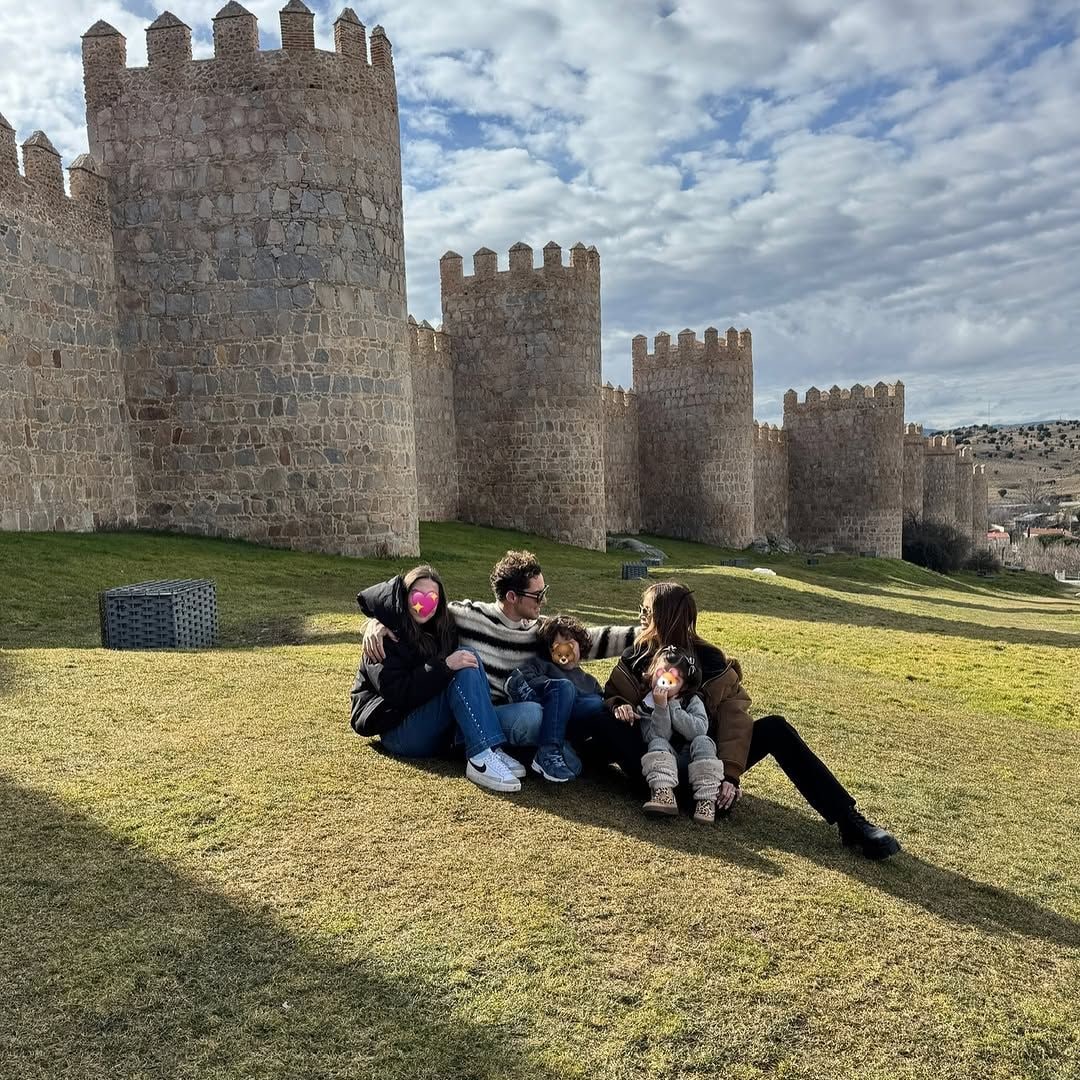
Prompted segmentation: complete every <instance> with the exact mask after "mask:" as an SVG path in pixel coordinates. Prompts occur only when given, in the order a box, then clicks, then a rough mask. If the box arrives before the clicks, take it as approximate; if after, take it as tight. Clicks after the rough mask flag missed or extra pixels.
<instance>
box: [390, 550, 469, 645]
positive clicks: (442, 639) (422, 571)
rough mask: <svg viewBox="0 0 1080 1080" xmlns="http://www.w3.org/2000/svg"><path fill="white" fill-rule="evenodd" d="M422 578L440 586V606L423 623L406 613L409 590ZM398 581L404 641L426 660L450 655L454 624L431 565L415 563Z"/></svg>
mask: <svg viewBox="0 0 1080 1080" xmlns="http://www.w3.org/2000/svg"><path fill="white" fill-rule="evenodd" d="M421 578H430V579H431V580H432V581H434V582H435V584H436V585H437V586H438V587H439V606H438V607H437V608H436V609H435V614H434V615H432V617H431V618H430V619H428V621H427V622H426V623H424V624H423V625H422V626H421V625H420V624H419V623H415V622H413V620H412V618H411V616H410V615H409V612H408V604H409V593H410V592H411V591H412V587H413V586H414V585H415V584H416V583H417V582H418V581H419V580H420V579H421ZM401 584H402V591H403V593H404V603H405V608H406V610H405V622H404V625H403V627H402V632H403V633H404V635H405V640H406V642H407V643H408V644H409V645H410V646H412V648H413V649H415V650H416V651H417V652H418V653H419V654H420V655H421V656H422V657H423V658H424V659H425V660H432V659H434V658H435V657H436V656H449V655H450V654H451V653H452V652H453V651H454V650H455V649H456V648H457V627H456V626H455V625H454V620H453V619H452V618H451V617H450V612H449V610H448V609H447V606H446V589H444V588H443V583H442V578H441V577H439V575H438V573H437V572H436V570H435V568H434V567H433V566H428V565H426V564H424V565H422V566H414V567H413V568H412V569H411V570H410V571H409V572H408V573H407V574H404V575H403V576H402V578H401Z"/></svg>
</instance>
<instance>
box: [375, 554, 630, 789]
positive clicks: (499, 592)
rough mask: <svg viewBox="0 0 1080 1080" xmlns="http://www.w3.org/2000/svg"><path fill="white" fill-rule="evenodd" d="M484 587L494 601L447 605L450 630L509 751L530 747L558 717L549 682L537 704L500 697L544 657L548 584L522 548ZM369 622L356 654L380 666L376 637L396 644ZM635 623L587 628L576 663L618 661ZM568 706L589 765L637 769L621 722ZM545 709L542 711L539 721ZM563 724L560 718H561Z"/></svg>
mask: <svg viewBox="0 0 1080 1080" xmlns="http://www.w3.org/2000/svg"><path fill="white" fill-rule="evenodd" d="M491 589H492V592H493V593H494V594H495V602H494V603H491V602H490V601H478V600H455V601H453V602H452V603H451V604H450V605H449V609H450V616H451V618H452V619H453V620H454V623H455V624H456V626H457V632H458V640H459V642H460V645H461V647H462V648H466V649H473V650H474V651H475V652H476V653H477V655H478V656H479V657H480V660H481V661H482V663H483V666H484V670H485V672H487V677H488V685H489V688H490V690H491V700H492V703H493V704H494V705H495V711H496V713H497V715H498V717H499V722H500V723H501V724H502V727H503V731H504V732H505V734H506V738H507V741H508V742H509V743H510V744H511V745H513V746H536V745H537V744H538V741H539V739H540V736H541V728H542V727H543V726H549V727H551V728H552V729H555V728H556V727H557V725H558V723H559V722H560V718H558V717H556V716H554V715H553V713H554V712H556V711H557V710H559V709H560V708H561V707H563V705H562V703H563V701H565V700H569V699H568V698H564V697H563V696H562V695H561V694H560V693H559V688H558V686H557V683H558V681H559V680H554V679H553V680H551V681H550V683H549V685H548V687H547V688H546V689H545V690H544V691H543V693H542V694H541V695H540V697H539V700H538V701H535V702H534V701H523V702H511V701H509V699H508V697H507V694H506V680H507V679H508V678H509V677H510V675H511V673H512V672H514V671H515V670H516V669H518V668H520V667H522V666H524V665H525V664H527V663H528V662H529V661H531V660H533V659H535V658H536V656H537V655H538V654H539V655H542V656H545V657H546V656H547V647H546V645H545V644H544V642H542V641H541V639H540V637H539V633H538V631H539V628H540V610H541V608H542V607H543V605H544V600H545V598H546V596H547V593H548V589H549V586H548V585H547V584H546V583H545V581H544V574H543V571H542V570H541V569H540V563H539V562H538V561H537V558H536V556H535V555H533V554H532V552H529V551H508V552H507V553H506V554H505V555H504V556H503V557H502V558H501V559H500V560H499V561H498V562H497V563H496V564H495V566H494V567H493V568H492V571H491ZM400 629H401V628H400V627H387V626H383V625H382V624H381V623H379V622H377V621H376V620H374V619H372V620H369V622H368V624H367V626H366V627H365V629H364V654H365V656H366V657H367V658H368V659H369V660H373V661H380V660H381V659H382V656H383V645H382V639H383V637H384V636H386V635H387V634H390V635H391V636H393V637H394V640H395V641H396V640H397V637H396V634H395V631H398V630H400ZM636 631H637V627H636V626H600V627H592V628H590V630H589V637H590V641H591V644H590V647H589V650H588V652H587V654H586V656H585V657H583V659H588V660H598V659H604V658H608V657H616V656H621V655H622V653H623V652H624V651H625V650H626V649H627V648H629V647H630V645H632V644H633V641H634V635H635V633H636ZM570 697H572V699H573V704H572V705H571V707H570V714H569V718H568V729H567V730H568V734H569V737H570V740H571V741H572V742H573V743H574V744H575V745H576V746H577V747H578V749H579V750H581V751H583V752H584V753H585V754H586V755H587V756H588V757H589V759H590V760H592V761H594V762H595V763H598V764H599V763H604V764H607V763H610V762H613V761H615V762H619V763H620V764H622V765H623V767H624V768H626V767H627V766H629V768H631V769H632V770H634V771H636V770H637V769H638V762H639V760H640V758H641V747H640V739H638V738H637V736H636V734H635V732H634V731H633V730H632V729H630V728H628V727H627V725H625V724H621V723H619V722H618V721H617V720H615V718H614V717H613V716H612V715H611V713H610V712H609V711H608V710H607V709H606V708H604V707H603V704H602V703H601V702H598V701H597V700H596V699H595V698H590V697H586V696H584V695H583V696H581V697H577V696H576V695H571V696H570ZM545 711H546V712H547V713H548V716H547V718H546V719H545ZM562 722H563V723H564V724H565V723H567V721H566V720H565V719H563V720H562ZM562 764H563V768H564V769H565V770H566V775H565V776H563V777H562V778H563V779H569V778H570V777H571V776H573V775H576V774H577V772H579V771H580V768H581V763H580V762H579V761H576V760H571V761H568V762H567V761H564V762H563V763H562ZM556 768H557V763H554V762H550V761H549V762H546V763H545V770H549V769H550V770H552V771H548V776H549V777H550V776H553V775H555V773H554V771H553V770H554V769H556Z"/></svg>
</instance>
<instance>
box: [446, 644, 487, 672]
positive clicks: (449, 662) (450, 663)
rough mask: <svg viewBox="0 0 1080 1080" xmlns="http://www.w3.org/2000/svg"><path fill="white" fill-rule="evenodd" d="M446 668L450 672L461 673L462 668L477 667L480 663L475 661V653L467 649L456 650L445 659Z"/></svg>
mask: <svg viewBox="0 0 1080 1080" xmlns="http://www.w3.org/2000/svg"><path fill="white" fill-rule="evenodd" d="M446 666H447V667H448V668H449V669H450V670H451V671H461V669H462V668H474V667H479V666H480V661H479V660H477V659H476V653H474V652H470V651H469V650H468V649H458V651H457V652H452V653H451V654H450V655H449V656H448V657H447V658H446Z"/></svg>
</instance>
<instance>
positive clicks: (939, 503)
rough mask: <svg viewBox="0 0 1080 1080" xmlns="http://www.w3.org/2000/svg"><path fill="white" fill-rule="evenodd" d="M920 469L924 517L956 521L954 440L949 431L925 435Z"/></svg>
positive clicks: (949, 521)
mask: <svg viewBox="0 0 1080 1080" xmlns="http://www.w3.org/2000/svg"><path fill="white" fill-rule="evenodd" d="M925 454H926V458H925V468H924V471H923V520H925V521H937V522H940V523H941V524H943V525H955V524H956V440H955V439H954V438H953V436H952V435H935V436H933V437H932V438H929V439H927V441H926V449H925Z"/></svg>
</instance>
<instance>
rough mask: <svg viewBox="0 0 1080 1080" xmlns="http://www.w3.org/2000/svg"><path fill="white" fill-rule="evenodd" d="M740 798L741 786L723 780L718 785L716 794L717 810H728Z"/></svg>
mask: <svg viewBox="0 0 1080 1080" xmlns="http://www.w3.org/2000/svg"><path fill="white" fill-rule="evenodd" d="M741 798H742V788H740V787H739V786H738V785H737V784H733V783H732V782H731V781H730V780H725V781H724V782H723V783H722V784H721V785H720V794H719V795H717V796H716V809H717V810H730V809H732V808H733V807H734V806H735V804H736V803H737V802H738V801H739V800H740V799H741Z"/></svg>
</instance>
